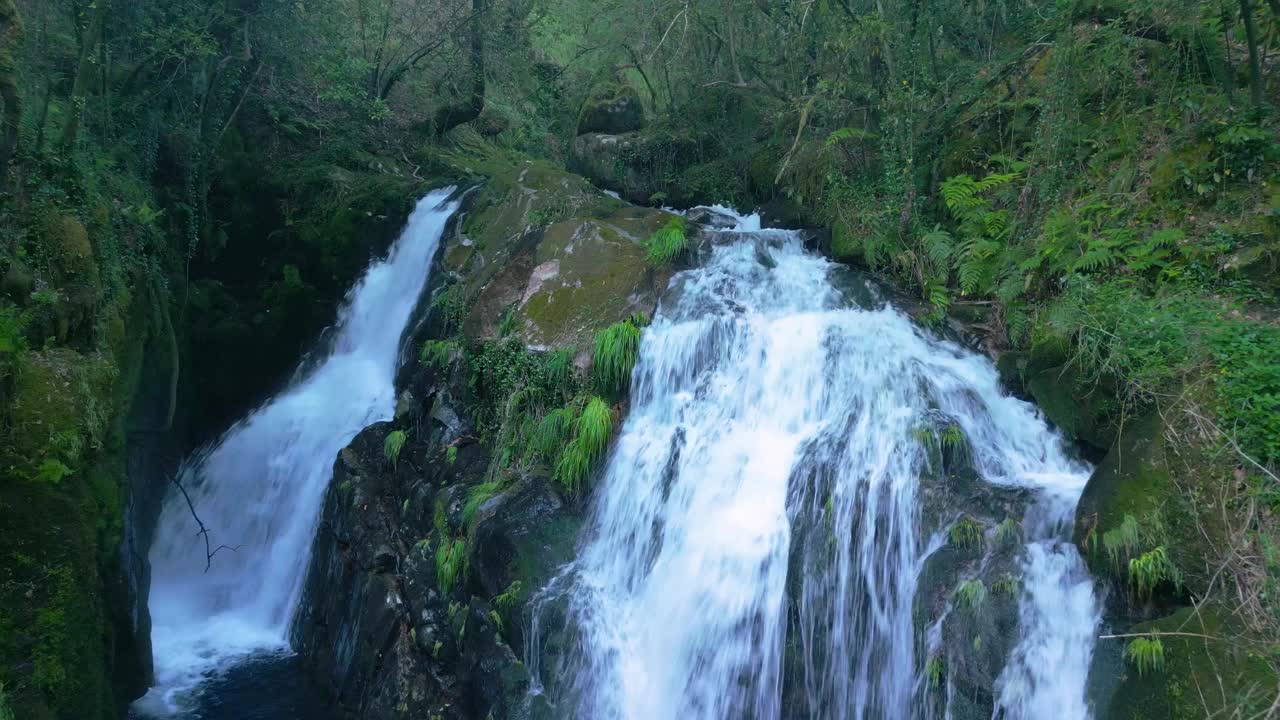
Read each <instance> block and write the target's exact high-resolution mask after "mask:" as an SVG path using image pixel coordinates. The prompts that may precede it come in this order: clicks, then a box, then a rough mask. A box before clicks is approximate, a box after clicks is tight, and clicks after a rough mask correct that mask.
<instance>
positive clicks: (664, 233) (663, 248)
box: [646, 215, 689, 265]
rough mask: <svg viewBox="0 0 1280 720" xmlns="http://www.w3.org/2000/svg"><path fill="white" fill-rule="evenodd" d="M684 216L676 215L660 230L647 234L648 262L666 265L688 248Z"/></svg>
mask: <svg viewBox="0 0 1280 720" xmlns="http://www.w3.org/2000/svg"><path fill="white" fill-rule="evenodd" d="M685 229H686V226H685V221H684V218H682V217H680V216H678V215H676V216H673V217H672V218H671V219H670V220H668V221H667V224H666V225H664V226H662V228H661V229H660V230H658V231H657V232H655V233H654V234H652V235H650V236H649V240H648V242H647V243H646V244H647V245H648V246H649V262H650V263H652V264H654V265H666V264H667V263H670V262H671V261H672V260H675V259H676V258H677V257H679V256H680V255H681V254H683V253H684V251H685V250H688V249H689V238H688V237H687V236H686V235H685Z"/></svg>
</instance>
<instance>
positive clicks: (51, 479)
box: [36, 458, 71, 485]
mask: <svg viewBox="0 0 1280 720" xmlns="http://www.w3.org/2000/svg"><path fill="white" fill-rule="evenodd" d="M70 474H71V468H69V467H67V466H66V465H65V464H64V463H63V462H62V461H60V460H55V459H53V458H49V459H46V460H45V461H44V462H42V463H40V467H39V468H37V470H36V480H37V481H38V482H43V483H49V484H50V485H57V484H58V483H60V482H62V479H63V478H65V477H67V476H68V475H70Z"/></svg>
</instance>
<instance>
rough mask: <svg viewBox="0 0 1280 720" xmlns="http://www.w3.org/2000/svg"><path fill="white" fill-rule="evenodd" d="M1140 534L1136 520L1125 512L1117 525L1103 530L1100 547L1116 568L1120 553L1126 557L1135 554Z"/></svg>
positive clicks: (1118, 564)
mask: <svg viewBox="0 0 1280 720" xmlns="http://www.w3.org/2000/svg"><path fill="white" fill-rule="evenodd" d="M1140 536H1141V529H1140V528H1139V527H1138V521H1137V520H1136V519H1134V517H1133V516H1132V515H1127V514H1126V515H1125V516H1124V520H1123V521H1122V522H1121V523H1120V526H1119V527H1116V528H1112V529H1111V530H1108V531H1106V532H1104V533H1103V534H1102V547H1103V548H1105V549H1106V551H1107V557H1108V558H1110V560H1111V562H1112V564H1114V565H1115V566H1116V567H1117V568H1118V567H1119V566H1120V562H1121V556H1122V555H1123V556H1126V557H1128V556H1132V555H1135V554H1137V552H1138V544H1139V542H1141V537H1140Z"/></svg>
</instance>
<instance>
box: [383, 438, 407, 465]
mask: <svg viewBox="0 0 1280 720" xmlns="http://www.w3.org/2000/svg"><path fill="white" fill-rule="evenodd" d="M406 439H407V436H406V435H405V433H404V431H403V430H392V431H391V432H390V433H387V437H386V439H385V440H383V441H382V456H383V457H385V458H386V459H387V462H389V463H391V465H392V466H393V467H394V466H395V465H396V464H397V463H399V461H400V451H401V450H402V449H404V443H405V440H406Z"/></svg>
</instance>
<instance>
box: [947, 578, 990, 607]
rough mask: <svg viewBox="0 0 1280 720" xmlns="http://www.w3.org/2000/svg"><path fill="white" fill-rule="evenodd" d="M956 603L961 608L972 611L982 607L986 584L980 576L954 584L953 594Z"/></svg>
mask: <svg viewBox="0 0 1280 720" xmlns="http://www.w3.org/2000/svg"><path fill="white" fill-rule="evenodd" d="M953 597H954V598H955V601H956V605H957V606H958V607H959V608H961V609H962V610H969V611H974V610H977V609H978V608H980V607H982V603H983V602H985V601H986V599H987V586H986V585H985V584H983V582H982V579H981V578H973V579H971V580H964V581H962V582H961V583H960V584H959V585H957V586H956V590H955V593H954V594H953Z"/></svg>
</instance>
